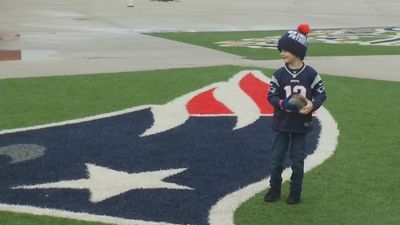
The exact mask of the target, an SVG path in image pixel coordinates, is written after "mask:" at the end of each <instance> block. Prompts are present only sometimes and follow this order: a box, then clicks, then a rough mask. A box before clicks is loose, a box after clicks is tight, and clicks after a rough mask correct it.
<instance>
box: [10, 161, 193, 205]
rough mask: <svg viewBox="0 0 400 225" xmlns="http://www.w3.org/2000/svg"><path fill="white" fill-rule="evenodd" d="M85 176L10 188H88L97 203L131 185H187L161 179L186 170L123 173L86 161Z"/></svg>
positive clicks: (175, 187) (164, 186) (186, 188)
mask: <svg viewBox="0 0 400 225" xmlns="http://www.w3.org/2000/svg"><path fill="white" fill-rule="evenodd" d="M86 167H87V171H88V175H89V178H87V179H78V180H64V181H59V182H54V183H45V184H36V185H22V186H17V187H13V189H47V188H70V189H89V191H90V201H91V202H94V203H97V202H101V201H103V200H106V199H108V198H111V197H114V196H117V195H120V194H122V193H125V192H127V191H130V190H135V189H164V188H165V189H184V190H193V189H192V188H190V187H187V186H182V185H178V184H175V183H168V182H164V181H163V179H165V178H167V177H170V176H173V175H175V174H178V173H181V172H183V171H185V170H186V168H182V169H168V170H160V171H149V172H142V173H127V172H123V171H116V170H112V169H109V168H106V167H101V166H96V165H93V164H89V163H86Z"/></svg>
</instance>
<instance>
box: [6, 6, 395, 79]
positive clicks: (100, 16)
mask: <svg viewBox="0 0 400 225" xmlns="http://www.w3.org/2000/svg"><path fill="white" fill-rule="evenodd" d="M127 2H128V1H126V0H112V1H111V0H71V1H61V0H35V1H31V0H0V6H1V7H0V32H2V33H8V34H16V33H19V34H21V37H20V38H19V39H17V40H3V41H0V49H22V58H23V60H22V61H19V62H11V61H9V62H0V78H9V77H26V76H48V75H65V74H82V73H98V72H118V71H138V70H148V69H164V68H177V67H197V66H207V65H224V64H238V65H243V64H246V65H258V66H266V67H274V65H275V63H279V61H278V62H276V61H272V62H266V61H252V62H249V61H248V60H245V59H240V57H238V56H234V55H230V54H226V53H221V52H217V51H214V50H211V49H205V48H201V47H197V46H192V45H188V44H183V43H178V42H174V41H168V40H163V39H160V38H155V37H149V36H146V35H142V34H140V32H150V31H176V30H179V31H204V30H269V29H289V28H294V27H295V26H297V25H298V24H299V23H303V22H308V23H310V24H311V25H312V27H313V28H328V27H362V26H398V25H399V23H400V17H399V15H398V12H399V11H400V2H398V1H397V0H381V1H378V0H354V1H347V0H338V1H330V2H326V1H324V2H321V1H318V0H303V1H296V0H282V1H272V0H248V1H237V0H224V1H217V0H202V1H198V0H181V1H180V2H168V3H165V2H157V1H150V0H135V1H134V7H131V8H130V7H126V5H127ZM397 61H398V58H396V57H392V56H382V57H378V56H375V57H344V58H337V57H335V58H318V59H317V58H315V59H314V58H310V64H312V65H314V66H315V67H316V68H318V69H319V71H320V72H321V73H331V74H340V75H352V76H360V77H368V78H376V79H387V80H398V78H397V77H398V76H397V72H396V69H397V68H396V67H397V65H396V62H397ZM332 62H334V63H332ZM355 62H357V66H354V64H355ZM358 63H360V64H358ZM379 68H382V69H384V70H385V71H386V72H385V73H384V74H383V73H382V72H381V73H380V74H377V73H375V71H377V72H380V70H379ZM388 74H390V75H388Z"/></svg>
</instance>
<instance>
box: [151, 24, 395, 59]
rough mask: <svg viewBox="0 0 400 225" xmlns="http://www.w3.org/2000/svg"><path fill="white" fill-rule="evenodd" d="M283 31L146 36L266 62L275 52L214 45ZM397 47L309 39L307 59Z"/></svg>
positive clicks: (276, 55)
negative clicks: (320, 41)
mask: <svg viewBox="0 0 400 225" xmlns="http://www.w3.org/2000/svg"><path fill="white" fill-rule="evenodd" d="M285 32H286V30H284V31H283V30H281V31H234V32H176V33H173V32H169V33H149V35H152V36H155V37H161V38H165V39H169V40H174V41H180V42H185V43H189V44H193V45H199V46H203V47H207V48H211V49H216V50H219V51H223V52H228V53H231V54H235V55H239V56H242V57H244V58H248V59H255V60H266V59H280V55H279V52H278V51H277V50H276V49H268V48H258V49H257V48H247V47H221V46H219V45H218V44H216V42H221V41H230V40H235V41H239V40H241V39H245V38H264V37H268V36H282V35H283V34H284V33H285ZM398 54H400V46H370V45H357V44H326V43H318V42H314V41H313V40H311V43H310V45H309V48H308V51H307V55H308V56H355V55H398Z"/></svg>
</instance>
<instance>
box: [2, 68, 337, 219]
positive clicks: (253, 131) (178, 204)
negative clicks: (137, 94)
mask: <svg viewBox="0 0 400 225" xmlns="http://www.w3.org/2000/svg"><path fill="white" fill-rule="evenodd" d="M268 84H269V79H268V78H267V77H266V76H264V75H263V74H262V73H261V72H259V71H242V72H240V73H238V74H236V75H234V76H232V78H231V79H230V80H228V81H226V82H219V83H214V84H211V85H209V86H207V87H204V88H201V89H199V90H195V91H193V92H191V93H188V94H185V95H183V96H181V97H179V98H177V99H174V100H172V101H170V102H168V103H166V104H164V105H145V106H138V107H134V108H130V109H126V110H123V111H119V112H114V113H108V114H104V115H99V116H93V117H88V118H83V119H77V120H72V121H66V122H62V123H55V124H48V125H43V126H36V127H30V128H22V129H14V130H4V131H1V132H0V165H1V170H0V180H1V182H0V210H7V211H14V212H28V213H33V214H39V215H51V216H59V217H67V218H76V219H81V220H89V221H101V222H108V223H115V224H199V225H202V224H204V225H205V224H212V225H215V224H233V213H234V211H235V209H236V208H237V207H238V206H239V205H240V204H241V203H243V202H244V201H246V200H247V199H249V198H250V197H251V196H253V195H254V194H256V193H258V192H260V191H262V190H263V189H265V188H267V187H268V182H267V181H268V176H269V173H270V171H269V160H270V156H271V149H270V144H271V142H272V139H273V135H274V132H273V131H272V128H271V127H272V126H271V123H272V114H273V107H272V106H271V105H269V103H267V93H268V90H269V85H268ZM313 128H314V129H313V131H312V132H310V134H309V135H308V136H309V138H308V143H307V155H308V157H307V159H306V162H305V171H309V170H310V169H312V168H313V167H315V166H317V165H319V164H321V163H322V162H323V161H324V160H326V159H327V158H329V157H330V156H331V155H332V154H333V152H334V149H335V147H336V144H337V137H338V130H337V125H336V122H335V121H334V119H333V118H332V116H331V115H330V113H329V112H328V111H327V110H326V109H325V108H323V107H322V108H321V109H320V110H319V111H318V112H317V114H316V115H315V116H314V123H313ZM285 165H286V167H289V162H288V161H286V162H285ZM289 174H290V171H289V169H286V170H285V171H284V174H283V177H284V179H286V180H287V179H288V177H289Z"/></svg>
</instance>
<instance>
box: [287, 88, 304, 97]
mask: <svg viewBox="0 0 400 225" xmlns="http://www.w3.org/2000/svg"><path fill="white" fill-rule="evenodd" d="M284 89H285V92H286V98H287V97H289V96H290V95H292V94H300V95H301V96H303V97H304V98H307V89H306V88H305V87H304V86H302V85H296V86H294V87H293V90H292V86H290V85H287V86H285V88H284Z"/></svg>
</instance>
